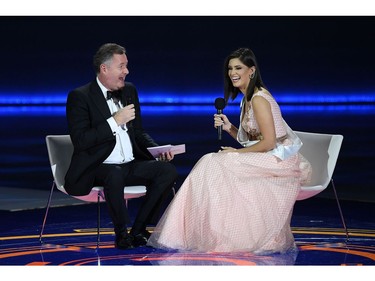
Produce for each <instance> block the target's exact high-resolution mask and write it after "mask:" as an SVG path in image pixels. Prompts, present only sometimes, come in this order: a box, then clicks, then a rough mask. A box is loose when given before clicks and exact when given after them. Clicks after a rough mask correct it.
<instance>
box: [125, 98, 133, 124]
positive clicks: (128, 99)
mask: <svg viewBox="0 0 375 281" xmlns="http://www.w3.org/2000/svg"><path fill="white" fill-rule="evenodd" d="M132 103H133V99H132V97H131V96H127V97H126V105H129V104H132ZM126 126H127V127H128V128H130V127H132V126H133V122H132V121H129V122H128V123H127V124H126Z"/></svg>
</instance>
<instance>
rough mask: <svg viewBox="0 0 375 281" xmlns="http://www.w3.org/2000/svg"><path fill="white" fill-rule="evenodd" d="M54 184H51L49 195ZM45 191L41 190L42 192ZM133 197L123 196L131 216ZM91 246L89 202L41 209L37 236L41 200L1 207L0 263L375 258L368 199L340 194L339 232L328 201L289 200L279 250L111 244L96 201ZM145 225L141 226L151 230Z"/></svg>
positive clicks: (350, 261) (358, 261)
mask: <svg viewBox="0 0 375 281" xmlns="http://www.w3.org/2000/svg"><path fill="white" fill-rule="evenodd" d="M57 194H58V192H56V196H57ZM46 199H47V197H46ZM139 200H141V198H140V199H133V200H131V201H130V202H129V211H130V215H131V216H134V214H135V212H136V209H137V207H138V203H139ZM100 205H101V211H100V213H101V230H100V232H101V233H100V243H99V247H98V248H97V232H96V230H97V228H96V226H97V223H96V222H97V220H96V218H97V205H96V204H82V205H76V204H73V205H72V204H71V205H66V206H59V207H58V206H56V207H52V208H50V210H49V215H48V218H47V223H46V226H45V230H44V235H43V239H42V242H43V243H40V241H39V233H40V229H41V225H42V221H43V216H44V212H45V209H44V208H35V209H25V210H19V211H9V210H1V211H0V214H1V218H2V219H1V221H2V222H1V226H0V265H40V266H47V265H94V266H97V265H101V266H104V265H142V266H160V265H228V266H229V265H234V266H236V265H246V266H250V265H296V266H299V265H302V266H303V265H349V266H361V265H375V221H374V218H373V215H372V214H374V211H375V203H369V202H367V203H366V202H357V201H346V200H342V201H341V207H342V210H343V213H344V217H345V222H346V226H347V227H348V230H349V239H348V240H347V237H346V234H345V231H344V229H343V225H342V221H341V219H340V216H339V212H338V208H337V205H336V201H335V200H332V199H324V198H319V197H316V198H311V199H308V200H304V201H297V202H296V205H295V209H294V214H293V217H292V230H293V233H294V236H295V240H296V245H297V249H296V250H295V251H291V252H290V253H287V254H283V255H281V254H275V255H269V256H257V255H253V254H251V253H192V252H178V251H165V250H158V249H153V248H149V247H139V248H135V249H129V250H118V249H115V248H114V245H113V240H114V233H113V228H112V225H111V222H110V219H109V217H108V213H107V209H106V206H105V203H101V204H100ZM152 229H153V227H152V226H150V227H149V230H150V231H152Z"/></svg>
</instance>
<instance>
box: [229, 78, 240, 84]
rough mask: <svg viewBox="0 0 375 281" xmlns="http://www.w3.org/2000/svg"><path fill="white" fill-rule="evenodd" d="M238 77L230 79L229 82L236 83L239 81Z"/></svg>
mask: <svg viewBox="0 0 375 281" xmlns="http://www.w3.org/2000/svg"><path fill="white" fill-rule="evenodd" d="M240 79H241V78H240V77H232V78H231V80H232V83H236V82H238V81H240Z"/></svg>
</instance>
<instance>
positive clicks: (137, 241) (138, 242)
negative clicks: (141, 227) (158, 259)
mask: <svg viewBox="0 0 375 281" xmlns="http://www.w3.org/2000/svg"><path fill="white" fill-rule="evenodd" d="M130 235H132V234H130ZM132 237H133V246H134V247H139V246H144V245H146V244H147V240H148V238H147V237H146V236H145V235H143V233H138V234H136V235H132Z"/></svg>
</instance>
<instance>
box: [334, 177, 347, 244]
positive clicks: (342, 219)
mask: <svg viewBox="0 0 375 281" xmlns="http://www.w3.org/2000/svg"><path fill="white" fill-rule="evenodd" d="M331 183H332V187H333V191H334V193H335V198H336V202H337V206H338V207H339V212H340V216H341V221H342V225H343V226H344V230H345V234H346V240H345V242H348V241H349V233H348V228H347V227H346V224H345V220H344V216H343V214H342V210H341V205H340V201H339V197H338V196H337V192H336V187H335V184H334V182H333V179H331Z"/></svg>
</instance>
